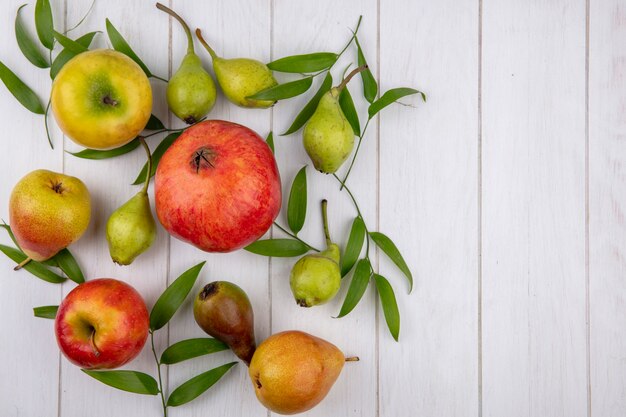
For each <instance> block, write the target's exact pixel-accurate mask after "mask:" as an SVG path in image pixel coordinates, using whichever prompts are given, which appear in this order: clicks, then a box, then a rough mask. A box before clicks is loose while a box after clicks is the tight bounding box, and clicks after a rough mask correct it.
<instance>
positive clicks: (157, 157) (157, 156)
mask: <svg viewBox="0 0 626 417" xmlns="http://www.w3.org/2000/svg"><path fill="white" fill-rule="evenodd" d="M182 133H183V132H182V131H181V132H174V133H170V134H169V135H167V136H166V137H165V139H163V140H162V141H161V143H159V145H158V146H157V147H156V149H155V150H154V152H152V169H151V170H150V178H152V177H153V176H154V174H155V173H156V170H157V167H158V166H159V162H160V161H161V158H162V157H163V154H164V153H165V151H167V149H168V148H169V147H170V146H172V143H174V141H176V139H178V137H179V136H180V135H181V134H182ZM147 171H148V162H147V161H146V163H145V164H144V165H143V168H142V169H141V172H140V173H139V175H137V178H136V179H135V182H133V185H137V184H143V183H144V182H145V181H146V172H147Z"/></svg>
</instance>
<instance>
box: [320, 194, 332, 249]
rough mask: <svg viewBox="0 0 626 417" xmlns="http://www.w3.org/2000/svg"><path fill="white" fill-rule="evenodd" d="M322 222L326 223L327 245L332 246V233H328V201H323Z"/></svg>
mask: <svg viewBox="0 0 626 417" xmlns="http://www.w3.org/2000/svg"><path fill="white" fill-rule="evenodd" d="M322 220H323V222H324V237H325V238H326V245H327V246H330V245H331V244H332V243H333V242H332V241H331V240H330V232H329V231H328V201H327V200H326V199H324V200H322Z"/></svg>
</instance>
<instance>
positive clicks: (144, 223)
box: [106, 190, 156, 265]
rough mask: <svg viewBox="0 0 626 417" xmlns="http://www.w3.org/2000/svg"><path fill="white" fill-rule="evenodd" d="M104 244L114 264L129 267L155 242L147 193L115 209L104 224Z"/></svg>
mask: <svg viewBox="0 0 626 417" xmlns="http://www.w3.org/2000/svg"><path fill="white" fill-rule="evenodd" d="M106 237H107V241H108V242H109V253H110V254H111V259H113V262H115V263H116V264H120V265H130V264H131V263H132V262H133V261H134V260H135V258H136V257H137V256H139V255H141V254H142V253H144V252H145V251H146V250H148V248H150V246H152V244H153V243H154V240H155V239H156V223H155V221H154V218H153V217H152V211H151V210H150V200H149V198H148V193H146V192H145V191H143V190H142V191H140V192H138V193H137V194H135V195H134V196H133V197H132V198H131V199H130V200H128V201H127V202H126V203H125V204H124V205H122V206H121V207H120V208H118V209H117V210H115V211H114V212H113V214H111V217H109V220H108V222H107V230H106Z"/></svg>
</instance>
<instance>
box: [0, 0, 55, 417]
mask: <svg viewBox="0 0 626 417" xmlns="http://www.w3.org/2000/svg"><path fill="white" fill-rule="evenodd" d="M21 4H22V3H20V2H18V1H8V2H6V1H5V2H1V3H0V14H1V15H2V16H3V21H4V23H3V24H2V25H0V38H1V39H3V40H4V42H3V47H2V51H1V52H0V61H2V62H3V63H4V64H5V65H6V66H7V67H9V68H11V69H12V70H13V71H14V72H15V73H16V74H17V75H18V76H19V77H20V78H21V79H22V80H23V81H24V82H25V83H26V84H27V85H29V86H30V87H31V88H32V89H33V90H34V91H35V92H36V93H37V94H38V95H39V97H40V99H41V102H42V104H43V105H44V106H45V105H46V103H47V101H48V100H47V98H48V96H49V92H50V85H51V84H50V77H49V75H48V72H47V71H46V70H42V69H38V68H36V67H34V66H32V65H31V64H30V62H28V61H27V60H26V58H25V57H24V56H23V55H22V53H21V52H20V50H19V48H18V46H17V43H16V40H15V32H14V18H15V13H16V12H17V9H18V7H19V6H20V5H21ZM33 15H34V3H32V4H30V5H29V6H27V7H25V8H24V9H22V12H21V16H22V20H23V22H24V23H25V24H26V25H27V27H28V28H29V32H30V34H31V35H32V36H33V38H34V39H37V35H36V32H35V28H34V24H33ZM54 19H55V21H56V25H57V27H63V24H64V22H63V4H60V5H57V4H55V9H54ZM42 51H43V48H42ZM0 124H2V126H3V132H2V136H3V138H4V141H3V142H4V151H3V152H1V153H0V167H2V183H3V186H2V187H1V188H0V201H2V206H1V207H0V218H2V219H4V221H6V222H7V223H8V222H9V204H8V202H9V196H10V195H11V191H12V189H13V186H14V185H15V184H16V183H17V182H18V181H19V180H20V179H21V178H22V177H23V176H24V175H26V174H27V173H29V172H30V171H32V170H35V169H49V170H52V171H56V172H62V171H63V140H62V136H61V134H60V132H59V130H58V129H56V127H54V126H53V127H52V132H51V134H52V136H53V140H54V145H55V149H54V150H51V149H50V146H49V145H48V141H47V138H46V131H45V127H44V118H43V116H41V115H35V114H33V113H30V112H29V111H28V110H26V109H25V108H24V107H22V106H21V105H20V104H19V103H18V102H17V101H16V100H15V98H14V97H13V96H12V95H11V93H9V91H8V90H7V89H6V88H5V86H4V84H1V83H0ZM0 243H2V244H5V245H11V246H13V244H12V242H11V241H10V239H9V237H8V235H6V233H5V232H2V237H1V238H0ZM14 266H15V264H14V262H12V261H11V260H10V259H8V258H6V257H5V256H4V255H0V270H2V271H3V275H4V276H3V279H1V280H0V306H1V307H0V308H1V311H2V315H3V317H4V318H5V319H4V320H2V323H0V332H2V334H3V335H4V337H3V338H2V343H0V355H2V357H4V358H7V360H6V363H5V364H4V366H3V370H2V372H1V373H0V374H1V377H0V392H2V393H3V394H2V395H0V397H2V401H0V415H2V416H18V415H33V416H35V415H36V416H42V417H47V416H56V415H57V403H58V386H59V353H58V352H59V351H58V348H57V346H56V340H55V338H54V331H53V322H52V321H50V320H43V319H38V318H35V317H33V310H32V308H33V307H36V306H41V305H50V304H58V303H59V302H60V300H61V286H60V285H56V284H49V283H46V282H43V281H41V280H39V279H38V278H35V277H34V276H32V275H30V274H29V273H28V272H26V271H21V272H13V267H14ZM33 393H36V397H37V401H33Z"/></svg>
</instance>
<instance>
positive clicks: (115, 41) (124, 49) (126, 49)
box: [106, 19, 152, 77]
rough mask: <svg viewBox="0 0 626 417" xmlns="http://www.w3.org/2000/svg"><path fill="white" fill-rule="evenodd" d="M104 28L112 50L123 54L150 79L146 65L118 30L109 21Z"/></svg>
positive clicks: (150, 75) (150, 74)
mask: <svg viewBox="0 0 626 417" xmlns="http://www.w3.org/2000/svg"><path fill="white" fill-rule="evenodd" d="M106 26H107V33H108V35H109V40H110V41H111V45H113V49H115V50H116V51H118V52H121V53H123V54H124V55H126V56H128V57H129V58H130V59H132V60H133V61H135V62H136V63H137V65H139V66H140V67H141V69H142V70H143V72H145V73H146V75H147V76H148V77H152V73H151V72H150V70H149V69H148V67H147V66H146V64H144V63H143V61H142V60H141V59H139V57H138V56H137V54H136V53H135V51H133V49H132V48H131V47H130V45H129V44H128V42H126V39H124V38H123V37H122V35H121V34H120V32H118V30H117V29H116V28H115V26H113V23H111V21H110V20H109V19H107V20H106Z"/></svg>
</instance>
